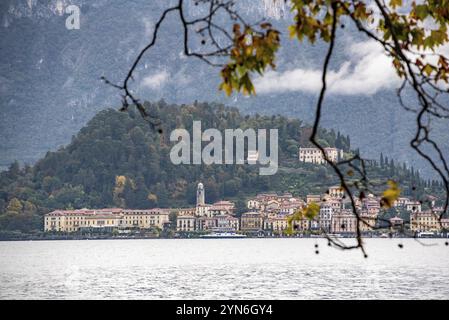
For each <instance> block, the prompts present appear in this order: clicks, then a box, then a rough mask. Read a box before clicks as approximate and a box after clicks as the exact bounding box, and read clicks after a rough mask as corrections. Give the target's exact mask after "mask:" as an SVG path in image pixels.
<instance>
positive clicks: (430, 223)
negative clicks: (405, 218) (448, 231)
mask: <svg viewBox="0 0 449 320" xmlns="http://www.w3.org/2000/svg"><path fill="white" fill-rule="evenodd" d="M410 230H411V231H413V232H439V231H440V230H441V223H440V221H439V216H438V214H436V213H435V212H431V211H424V212H415V213H412V214H411V215H410Z"/></svg>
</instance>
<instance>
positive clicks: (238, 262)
mask: <svg viewBox="0 0 449 320" xmlns="http://www.w3.org/2000/svg"><path fill="white" fill-rule="evenodd" d="M347 240H348V241H349V240H350V239H347ZM423 241H425V244H426V245H425V246H424V245H422V244H420V243H418V242H416V241H415V240H413V239H367V240H366V248H367V252H368V255H369V257H368V258H366V259H365V258H363V255H362V253H361V252H360V251H357V250H351V251H341V250H337V249H334V248H332V247H329V246H328V245H327V241H326V240H325V239H154V240H81V241H19V242H0V299H449V247H448V246H446V245H445V241H446V240H444V239H426V240H423ZM400 243H401V244H403V248H402V249H401V248H399V247H398V244H400ZM315 245H318V250H319V254H316V253H315V250H316V249H315Z"/></svg>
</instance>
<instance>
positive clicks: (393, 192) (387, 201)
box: [381, 180, 401, 208]
mask: <svg viewBox="0 0 449 320" xmlns="http://www.w3.org/2000/svg"><path fill="white" fill-rule="evenodd" d="M387 184H388V186H389V188H388V189H386V190H385V191H384V192H383V194H382V199H381V205H382V207H383V208H391V207H393V205H394V202H395V201H396V200H397V199H398V198H399V195H400V194H401V189H399V186H398V184H397V183H396V182H395V181H393V180H388V181H387Z"/></svg>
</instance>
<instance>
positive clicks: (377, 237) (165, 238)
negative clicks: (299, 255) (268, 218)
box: [0, 235, 449, 242]
mask: <svg viewBox="0 0 449 320" xmlns="http://www.w3.org/2000/svg"><path fill="white" fill-rule="evenodd" d="M362 238H363V239H385V240H391V239H415V240H425V239H432V240H436V239H443V240H444V239H449V236H435V237H423V238H419V237H408V236H403V235H402V236H401V235H397V236H392V237H380V236H369V237H362ZM194 239H199V240H205V241H207V240H229V239H231V240H245V239H261V240H262V239H264V240H265V239H327V238H326V237H325V236H314V237H310V236H305V237H270V236H263V237H250V236H248V237H245V238H202V237H48V238H46V237H22V238H2V239H0V242H19V241H76V240H78V241H79V240H86V241H87V240H90V241H92V240H93V241H95V240H194ZM337 239H356V237H355V236H341V237H338V238H337Z"/></svg>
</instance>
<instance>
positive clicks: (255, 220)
mask: <svg viewBox="0 0 449 320" xmlns="http://www.w3.org/2000/svg"><path fill="white" fill-rule="evenodd" d="M261 229H263V217H262V215H261V214H260V213H258V212H246V213H244V214H242V216H241V217H240V230H242V231H246V232H254V231H259V230H261Z"/></svg>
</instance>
